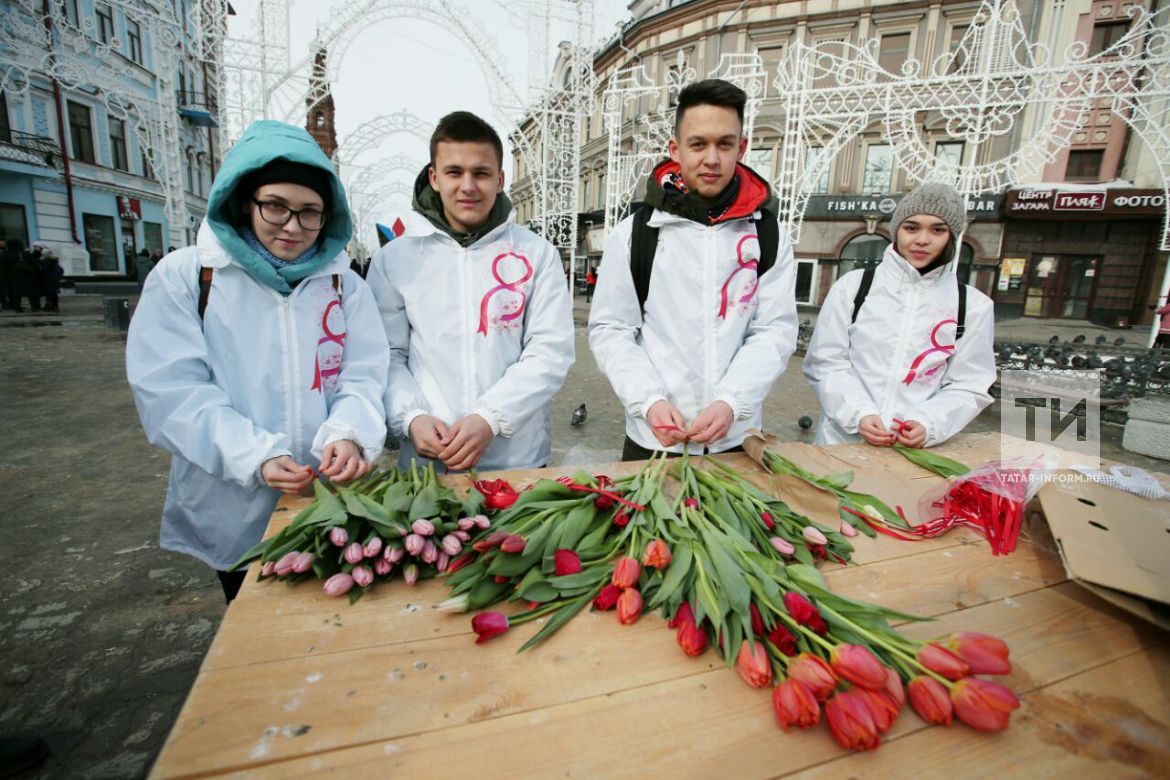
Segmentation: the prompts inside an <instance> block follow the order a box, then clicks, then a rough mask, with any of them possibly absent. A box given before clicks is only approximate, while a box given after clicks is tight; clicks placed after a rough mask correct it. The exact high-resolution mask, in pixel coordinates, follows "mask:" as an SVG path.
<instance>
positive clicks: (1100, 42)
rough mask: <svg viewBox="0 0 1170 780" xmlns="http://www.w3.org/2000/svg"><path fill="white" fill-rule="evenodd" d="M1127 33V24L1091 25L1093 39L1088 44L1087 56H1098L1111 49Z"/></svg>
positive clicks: (1105, 23)
mask: <svg viewBox="0 0 1170 780" xmlns="http://www.w3.org/2000/svg"><path fill="white" fill-rule="evenodd" d="M1127 32H1129V22H1103V23H1102V24H1096V25H1093V39H1092V42H1091V43H1090V44H1089V54H1090V55H1095V54H1100V53H1101V52H1103V51H1105V50H1106V49H1110V48H1112V47H1113V46H1114V45H1115V44H1116V43H1117V42H1118V41H1120V40H1121V39H1122V38H1123V37H1125V34H1126V33H1127Z"/></svg>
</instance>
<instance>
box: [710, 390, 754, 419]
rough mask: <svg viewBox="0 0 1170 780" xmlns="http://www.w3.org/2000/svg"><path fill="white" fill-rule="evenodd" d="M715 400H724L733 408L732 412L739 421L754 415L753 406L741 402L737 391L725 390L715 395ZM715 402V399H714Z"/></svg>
mask: <svg viewBox="0 0 1170 780" xmlns="http://www.w3.org/2000/svg"><path fill="white" fill-rule="evenodd" d="M715 401H722V402H723V403H725V404H727V405H728V406H729V407H730V408H731V413H732V414H733V415H734V416H735V419H736V420H737V421H740V420H746V419H748V418H749V417H751V416H752V411H753V410H752V407H750V406H748V405H747V404H744V403H742V402H740V400H739V396H738V395H737V394H736V393H732V392H730V391H729V392H725V393H720V394H719V395H717V396H715ZM712 403H714V401H712Z"/></svg>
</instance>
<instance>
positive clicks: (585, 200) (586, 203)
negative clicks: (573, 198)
mask: <svg viewBox="0 0 1170 780" xmlns="http://www.w3.org/2000/svg"><path fill="white" fill-rule="evenodd" d="M591 205H592V201H590V200H589V179H585V180H584V181H583V182H581V210H582V211H589V209H590V208H591Z"/></svg>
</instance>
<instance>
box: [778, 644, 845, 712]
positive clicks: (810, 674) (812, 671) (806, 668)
mask: <svg viewBox="0 0 1170 780" xmlns="http://www.w3.org/2000/svg"><path fill="white" fill-rule="evenodd" d="M788 676H789V677H791V678H792V679H794V680H800V681H801V682H802V683H804V684H805V685H807V686H808V687H809V690H811V691H812V692H813V694H814V695H815V696H816V697H817V698H818V699H820V700H821V701H824V700H825V699H827V698H829V694H831V693H832V692H833V689H835V688H836V687H837V683H838V679H837V673H836V672H834V671H833V667H831V666H829V664H827V663H826V662H825V661H824V659H822V658H820V657H818V656H815V655H811V654H809V653H801V654H800V655H798V656H796V658H794V659H792V661H790V662H789V664H788Z"/></svg>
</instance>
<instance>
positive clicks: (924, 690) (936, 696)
mask: <svg viewBox="0 0 1170 780" xmlns="http://www.w3.org/2000/svg"><path fill="white" fill-rule="evenodd" d="M909 693H910V706H911V707H913V708H914V711H915V712H917V713H918V717H920V718H922V719H923V720H924V721H926V722H927V723H938V724H940V725H942V726H949V725H951V714H952V713H953V712H954V707H953V706H952V705H951V696H950V694H949V693H947V689H946V687H945V686H944V685H943V684H942V683H940V682H939V681H938V680H936V679H934V678H933V677H927V676H926V675H925V674H920V675H918V676H917V677H915V678H914V679H913V680H911V681H910V687H909Z"/></svg>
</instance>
